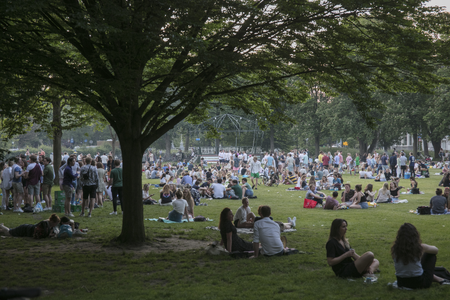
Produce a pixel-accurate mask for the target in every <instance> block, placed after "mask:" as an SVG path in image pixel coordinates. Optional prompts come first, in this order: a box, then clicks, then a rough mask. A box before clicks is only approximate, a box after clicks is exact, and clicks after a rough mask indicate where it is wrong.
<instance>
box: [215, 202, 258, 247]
mask: <svg viewBox="0 0 450 300" xmlns="http://www.w3.org/2000/svg"><path fill="white" fill-rule="evenodd" d="M233 217H234V215H233V212H232V211H231V209H229V208H228V207H225V208H224V209H223V210H222V212H221V213H220V221H219V230H220V236H221V237H222V241H221V242H220V243H221V244H223V245H224V246H225V249H227V250H228V252H230V253H231V252H235V251H239V252H244V251H253V243H251V242H247V241H244V240H243V239H241V238H240V237H239V236H238V235H237V230H236V227H234V225H233Z"/></svg>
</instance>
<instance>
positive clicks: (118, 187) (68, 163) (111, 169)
mask: <svg viewBox="0 0 450 300" xmlns="http://www.w3.org/2000/svg"><path fill="white" fill-rule="evenodd" d="M61 159H62V160H61V165H60V166H59V168H58V169H57V172H58V174H59V187H60V190H61V191H64V194H65V203H64V213H65V215H66V216H67V217H73V216H74V215H73V213H72V211H71V206H72V205H76V204H79V205H81V210H82V212H81V214H80V216H85V215H86V216H87V217H91V216H92V212H93V210H94V208H101V207H103V201H104V200H105V199H106V196H107V195H108V191H111V195H112V197H111V198H112V199H111V200H113V208H114V211H113V212H112V214H117V203H118V200H119V201H120V204H122V202H123V198H122V168H121V164H122V163H121V161H120V160H113V158H112V156H111V155H110V156H109V157H108V156H106V154H105V153H104V154H103V155H100V153H97V155H95V157H91V155H90V154H88V155H86V156H83V155H82V154H78V155H77V154H72V155H68V154H67V153H64V154H63V155H62V157H61ZM0 172H1V173H0V178H1V185H0V187H1V189H2V206H1V208H2V209H3V210H9V209H12V210H13V212H19V213H20V212H24V210H26V208H32V207H33V206H36V205H38V204H41V205H42V206H43V211H51V210H52V203H53V198H52V188H53V186H54V185H55V184H54V180H55V168H54V166H53V164H52V159H51V158H50V157H49V156H45V152H43V151H40V152H39V153H37V154H34V153H31V154H30V153H29V152H28V151H27V152H26V153H25V154H21V155H19V156H17V157H14V158H11V159H9V160H8V161H6V162H0ZM10 200H11V202H12V207H10V206H11V205H10V203H9V202H10Z"/></svg>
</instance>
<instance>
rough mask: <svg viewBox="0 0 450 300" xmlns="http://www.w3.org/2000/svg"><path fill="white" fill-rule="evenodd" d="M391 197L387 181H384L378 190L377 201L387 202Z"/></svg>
mask: <svg viewBox="0 0 450 300" xmlns="http://www.w3.org/2000/svg"><path fill="white" fill-rule="evenodd" d="M389 199H392V198H391V191H390V190H389V183H387V182H385V183H384V184H383V187H382V188H381V189H380V190H379V191H378V198H377V203H387V202H389Z"/></svg>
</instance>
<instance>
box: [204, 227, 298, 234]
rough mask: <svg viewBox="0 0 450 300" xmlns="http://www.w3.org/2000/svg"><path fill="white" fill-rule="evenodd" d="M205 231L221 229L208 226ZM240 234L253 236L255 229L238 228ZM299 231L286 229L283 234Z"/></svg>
mask: <svg viewBox="0 0 450 300" xmlns="http://www.w3.org/2000/svg"><path fill="white" fill-rule="evenodd" d="M205 229H211V230H216V231H220V230H219V227H216V226H207V227H205ZM236 230H237V232H238V233H245V234H253V228H236ZM294 231H297V229H293V228H292V229H285V230H284V231H283V232H294Z"/></svg>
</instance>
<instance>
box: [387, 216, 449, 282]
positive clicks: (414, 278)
mask: <svg viewBox="0 0 450 300" xmlns="http://www.w3.org/2000/svg"><path fill="white" fill-rule="evenodd" d="M438 251H439V250H438V248H436V247H435V246H430V245H427V244H422V240H421V239H420V233H419V232H418V231H417V229H416V227H415V226H414V225H412V224H411V223H404V224H403V225H402V226H400V229H399V230H398V232H397V237H396V239H395V242H394V244H393V245H392V248H391V256H392V259H393V260H394V266H395V276H396V277H397V285H398V287H402V288H409V289H427V288H429V287H431V284H432V283H433V282H438V283H439V284H441V285H450V281H448V280H447V279H444V278H441V277H438V276H436V275H434V267H435V265H436V259H437V258H436V255H437V254H438Z"/></svg>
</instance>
